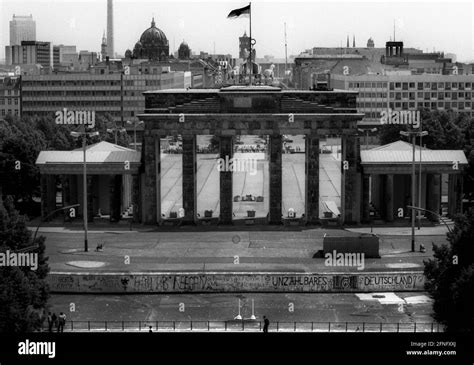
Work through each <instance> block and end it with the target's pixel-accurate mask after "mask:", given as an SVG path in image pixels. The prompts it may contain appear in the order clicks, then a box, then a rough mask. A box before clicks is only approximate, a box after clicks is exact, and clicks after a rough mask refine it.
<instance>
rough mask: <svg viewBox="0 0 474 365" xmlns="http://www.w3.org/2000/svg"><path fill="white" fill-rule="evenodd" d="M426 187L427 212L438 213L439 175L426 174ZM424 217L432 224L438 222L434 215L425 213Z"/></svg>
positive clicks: (439, 198)
mask: <svg viewBox="0 0 474 365" xmlns="http://www.w3.org/2000/svg"><path fill="white" fill-rule="evenodd" d="M426 180H427V181H426V185H427V196H426V197H427V201H426V206H427V208H426V209H428V210H431V211H433V212H435V213H436V214H439V213H440V211H439V210H440V206H441V190H440V187H441V175H440V174H428V175H427V179H426ZM426 216H427V217H428V219H429V220H431V221H433V222H439V218H438V217H437V216H435V215H434V214H431V213H429V212H427V214H426Z"/></svg>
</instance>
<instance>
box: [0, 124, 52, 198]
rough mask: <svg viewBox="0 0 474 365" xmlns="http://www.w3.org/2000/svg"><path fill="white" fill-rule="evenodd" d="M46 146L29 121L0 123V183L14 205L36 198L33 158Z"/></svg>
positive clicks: (37, 175) (36, 174) (37, 179)
mask: <svg viewBox="0 0 474 365" xmlns="http://www.w3.org/2000/svg"><path fill="white" fill-rule="evenodd" d="M46 145H47V144H46V141H45V138H44V135H43V133H41V132H40V131H38V129H37V128H35V126H34V125H32V124H31V123H30V121H29V120H26V119H25V120H23V119H19V118H15V117H6V118H5V122H4V123H2V124H0V183H1V184H2V187H3V193H4V194H5V195H12V196H13V197H14V201H15V203H17V202H18V201H19V200H23V201H31V200H32V199H33V197H34V196H39V177H40V176H39V169H38V167H37V166H36V159H37V157H38V154H39V153H40V151H42V150H44V149H46Z"/></svg>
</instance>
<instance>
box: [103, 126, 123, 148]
mask: <svg viewBox="0 0 474 365" xmlns="http://www.w3.org/2000/svg"><path fill="white" fill-rule="evenodd" d="M117 131H119V132H121V133H123V132H126V129H125V128H117V127H115V128H107V133H113V134H114V137H115V144H117Z"/></svg>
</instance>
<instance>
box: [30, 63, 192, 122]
mask: <svg viewBox="0 0 474 365" xmlns="http://www.w3.org/2000/svg"><path fill="white" fill-rule="evenodd" d="M190 86H191V75H190V73H189V72H167V73H159V74H136V75H122V74H121V73H114V74H103V75H101V74H92V73H58V74H51V75H37V76H23V78H22V94H23V95H22V97H23V102H22V107H23V112H24V115H31V116H35V115H42V116H47V115H51V114H54V113H55V112H56V111H57V110H60V109H62V108H69V109H75V108H76V109H80V108H81V109H90V110H95V111H96V113H109V114H110V115H112V116H113V118H114V119H115V120H116V121H121V120H122V119H123V120H125V121H127V120H130V121H135V120H138V119H137V115H138V113H140V112H141V111H143V109H144V108H145V98H144V96H143V95H142V93H143V92H144V91H147V90H159V89H173V88H186V87H190Z"/></svg>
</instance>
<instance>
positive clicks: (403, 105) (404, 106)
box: [402, 101, 408, 110]
mask: <svg viewBox="0 0 474 365" xmlns="http://www.w3.org/2000/svg"><path fill="white" fill-rule="evenodd" d="M402 109H403V110H407V109H408V103H407V102H406V101H404V102H403V103H402Z"/></svg>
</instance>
